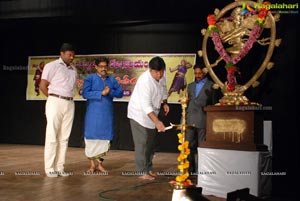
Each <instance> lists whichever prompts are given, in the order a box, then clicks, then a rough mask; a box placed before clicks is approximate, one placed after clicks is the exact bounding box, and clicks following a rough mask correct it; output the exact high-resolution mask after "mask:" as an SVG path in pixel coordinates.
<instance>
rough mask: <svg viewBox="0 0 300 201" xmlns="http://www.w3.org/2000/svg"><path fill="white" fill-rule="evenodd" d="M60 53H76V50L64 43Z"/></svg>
mask: <svg viewBox="0 0 300 201" xmlns="http://www.w3.org/2000/svg"><path fill="white" fill-rule="evenodd" d="M60 51H61V52H65V51H74V52H75V48H74V46H73V45H72V44H70V43H63V44H62V45H61V47H60Z"/></svg>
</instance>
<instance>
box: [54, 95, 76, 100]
mask: <svg viewBox="0 0 300 201" xmlns="http://www.w3.org/2000/svg"><path fill="white" fill-rule="evenodd" d="M49 96H55V97H57V98H61V99H65V100H73V98H72V97H66V96H61V95H57V94H49Z"/></svg>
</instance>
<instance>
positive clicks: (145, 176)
mask: <svg viewBox="0 0 300 201" xmlns="http://www.w3.org/2000/svg"><path fill="white" fill-rule="evenodd" d="M138 178H139V179H142V180H148V181H152V180H154V179H155V177H152V176H150V175H148V174H145V175H143V176H140V177H138Z"/></svg>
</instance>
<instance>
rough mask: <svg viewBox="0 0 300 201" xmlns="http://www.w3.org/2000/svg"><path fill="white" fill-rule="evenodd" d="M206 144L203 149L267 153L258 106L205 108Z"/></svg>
mask: <svg viewBox="0 0 300 201" xmlns="http://www.w3.org/2000/svg"><path fill="white" fill-rule="evenodd" d="M204 110H205V111H206V113H207V119H206V141H205V142H201V143H200V144H199V146H200V147H202V148H214V149H229V150H243V151H267V150H268V147H267V146H266V145H264V144H263V115H262V112H261V111H262V109H261V108H260V107H257V106H246V105H244V106H213V105H210V106H207V107H205V108H204Z"/></svg>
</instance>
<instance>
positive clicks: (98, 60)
mask: <svg viewBox="0 0 300 201" xmlns="http://www.w3.org/2000/svg"><path fill="white" fill-rule="evenodd" d="M100 62H106V63H107V65H108V64H109V59H108V58H106V57H99V58H97V59H95V64H96V65H97V66H98V64H99V63H100Z"/></svg>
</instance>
